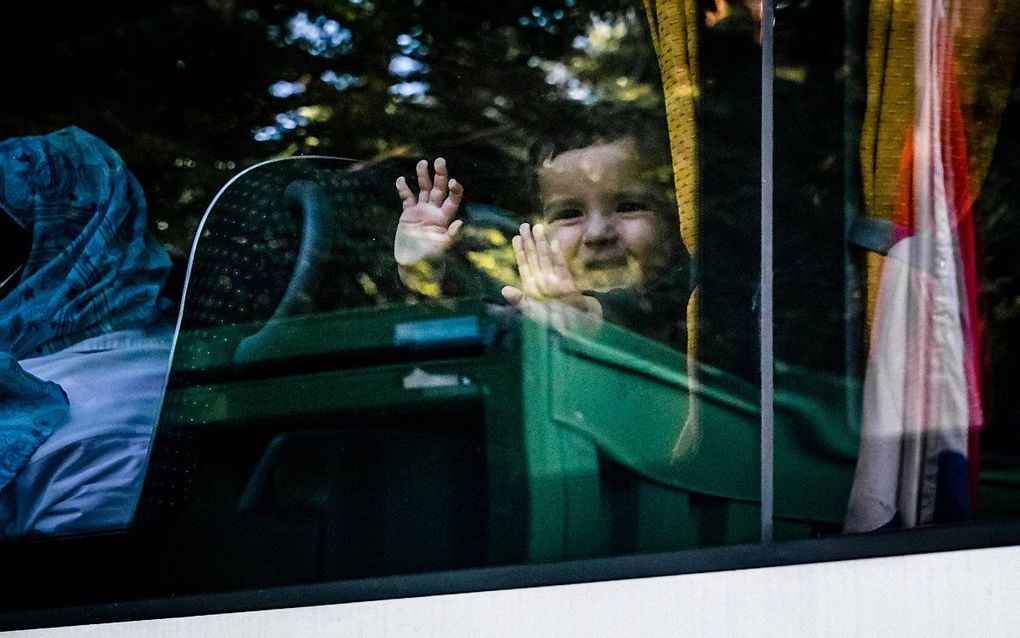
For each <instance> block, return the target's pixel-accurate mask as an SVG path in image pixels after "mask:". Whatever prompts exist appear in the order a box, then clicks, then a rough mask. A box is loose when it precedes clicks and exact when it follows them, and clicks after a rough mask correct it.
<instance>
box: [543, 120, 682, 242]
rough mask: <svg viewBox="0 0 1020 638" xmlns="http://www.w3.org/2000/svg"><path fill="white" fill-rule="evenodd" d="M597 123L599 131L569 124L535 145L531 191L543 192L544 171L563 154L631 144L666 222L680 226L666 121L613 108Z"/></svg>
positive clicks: (550, 132)
mask: <svg viewBox="0 0 1020 638" xmlns="http://www.w3.org/2000/svg"><path fill="white" fill-rule="evenodd" d="M598 123H599V126H598V127H597V128H592V127H584V126H574V127H571V126H569V125H567V126H564V127H563V128H561V129H558V130H550V131H548V134H547V135H544V136H543V137H542V138H541V139H540V140H539V141H538V142H536V143H535V144H534V145H533V146H532V148H531V150H530V153H529V156H530V163H531V167H532V171H531V176H530V179H531V181H532V183H531V184H529V187H530V192H531V193H535V194H536V195H537V194H538V193H540V191H541V188H540V182H539V175H540V173H541V170H542V168H544V167H546V166H548V164H549V162H551V161H552V160H553V159H554V158H556V157H557V156H559V155H561V154H562V153H565V152H567V151H571V150H577V149H582V148H587V147H591V146H601V145H604V144H614V143H619V142H623V141H630V142H633V144H634V146H635V149H636V152H637V155H638V158H637V159H638V160H639V161H640V162H641V163H642V165H643V166H642V174H643V176H645V179H647V180H648V183H649V184H652V185H655V186H656V187H657V190H658V191H660V192H661V198H662V201H663V204H664V206H663V207H664V209H665V210H664V211H663V212H664V213H667V214H666V217H668V218H669V219H667V220H666V221H667V222H668V223H669V224H670V227H672V225H673V224H679V221H678V214H677V212H676V194H675V191H674V188H673V162H672V155H671V153H670V146H669V136H668V133H667V130H666V124H665V121H664V120H662V119H660V118H657V117H653V116H652V114H650V113H648V112H647V111H638V110H633V111H625V110H622V109H614V112H612V113H605V114H602V117H600V118H599V119H598ZM536 204H537V208H536V210H539V209H540V208H541V202H540V201H536ZM677 233H679V227H678V228H677Z"/></svg>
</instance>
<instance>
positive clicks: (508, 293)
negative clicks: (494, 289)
mask: <svg viewBox="0 0 1020 638" xmlns="http://www.w3.org/2000/svg"><path fill="white" fill-rule="evenodd" d="M500 292H501V293H502V294H503V298H504V299H506V300H507V303H509V304H511V305H514V306H519V305H520V303H521V302H522V301H524V291H523V290H521V289H520V288H514V287H513V286H503V289H502V290H500Z"/></svg>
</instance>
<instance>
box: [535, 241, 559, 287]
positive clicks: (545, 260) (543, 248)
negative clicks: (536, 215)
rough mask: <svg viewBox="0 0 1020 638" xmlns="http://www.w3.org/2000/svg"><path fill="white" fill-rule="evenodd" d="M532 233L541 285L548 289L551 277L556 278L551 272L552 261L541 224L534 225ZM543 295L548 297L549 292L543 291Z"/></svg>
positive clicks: (554, 273)
mask: <svg viewBox="0 0 1020 638" xmlns="http://www.w3.org/2000/svg"><path fill="white" fill-rule="evenodd" d="M532 233H533V234H534V237H535V259H536V260H537V261H538V268H539V270H540V271H541V273H542V281H541V283H542V284H543V285H544V286H545V287H546V288H550V287H551V286H550V283H551V282H550V281H549V279H550V278H551V277H555V276H556V274H557V273H556V272H554V271H553V260H552V255H550V254H549V253H550V248H549V238H548V237H546V234H545V226H543V225H542V224H535V228H534V229H533V231H532ZM542 292H543V293H544V294H546V295H548V294H549V293H550V292H551V291H550V290H543V291H542Z"/></svg>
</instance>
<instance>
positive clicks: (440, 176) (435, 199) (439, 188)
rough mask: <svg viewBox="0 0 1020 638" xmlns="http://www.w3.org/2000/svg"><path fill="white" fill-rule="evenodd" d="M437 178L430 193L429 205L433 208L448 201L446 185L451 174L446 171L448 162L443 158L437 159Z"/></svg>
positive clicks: (435, 164)
mask: <svg viewBox="0 0 1020 638" xmlns="http://www.w3.org/2000/svg"><path fill="white" fill-rule="evenodd" d="M434 166H435V171H436V177H435V181H434V182H433V183H432V190H431V191H430V193H429V203H430V204H432V205H433V206H439V205H441V204H442V203H443V200H444V199H446V184H447V182H448V181H449V179H450V174H449V172H448V171H447V169H446V160H445V159H443V158H442V157H437V158H436V161H435V163H434Z"/></svg>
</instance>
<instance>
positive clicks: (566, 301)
mask: <svg viewBox="0 0 1020 638" xmlns="http://www.w3.org/2000/svg"><path fill="white" fill-rule="evenodd" d="M513 247H514V255H515V256H516V258H517V269H518V271H520V274H521V288H515V287H513V286H505V287H504V288H503V290H502V293H503V297H504V298H505V299H506V300H507V301H508V302H510V303H511V304H513V305H515V306H517V307H518V308H520V309H521V311H522V312H524V313H525V314H526V315H528V316H530V317H532V318H534V319H540V320H548V321H551V323H553V324H554V327H556V328H559V329H564V328H567V327H571V326H572V325H575V324H576V322H575V321H571V320H570V319H571V318H577V317H578V316H584V318H585V319H586V320H591V319H594V320H596V322H597V321H598V320H601V317H602V308H601V306H600V305H599V303H598V301H597V300H596V299H595V298H593V297H589V296H587V295H584V294H582V293H581V291H580V289H578V287H577V284H576V283H575V282H574V276H573V275H572V274H571V272H570V268H569V267H568V266H567V260H566V258H565V257H564V256H563V250H562V249H561V248H560V245H559V242H557V241H556V240H555V239H553V240H551V241H550V240H549V238H548V236H547V235H546V230H545V227H544V226H542V225H541V224H536V225H535V227H534V229H533V230H532V228H531V227H530V226H529V225H528V224H521V228H520V234H519V235H517V236H515V237H514V238H513Z"/></svg>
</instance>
